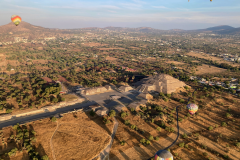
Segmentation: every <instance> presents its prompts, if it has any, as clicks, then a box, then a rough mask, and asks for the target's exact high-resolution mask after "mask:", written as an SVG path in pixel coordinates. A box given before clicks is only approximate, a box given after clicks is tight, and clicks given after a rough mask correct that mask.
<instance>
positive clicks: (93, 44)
mask: <svg viewBox="0 0 240 160" xmlns="http://www.w3.org/2000/svg"><path fill="white" fill-rule="evenodd" d="M82 45H83V46H88V47H95V46H96V47H99V46H106V45H108V44H101V43H94V42H89V43H82Z"/></svg>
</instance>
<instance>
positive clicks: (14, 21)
mask: <svg viewBox="0 0 240 160" xmlns="http://www.w3.org/2000/svg"><path fill="white" fill-rule="evenodd" d="M11 20H12V22H13V23H14V24H15V25H16V26H18V25H19V23H20V22H21V21H22V19H21V17H19V16H18V15H12V17H11Z"/></svg>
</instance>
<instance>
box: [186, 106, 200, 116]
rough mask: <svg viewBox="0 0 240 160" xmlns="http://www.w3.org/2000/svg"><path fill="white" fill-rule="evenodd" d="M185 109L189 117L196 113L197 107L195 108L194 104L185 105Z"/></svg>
mask: <svg viewBox="0 0 240 160" xmlns="http://www.w3.org/2000/svg"><path fill="white" fill-rule="evenodd" d="M187 109H188V112H189V113H190V114H191V115H193V114H194V113H196V112H197V110H198V106H197V105H196V104H194V103H190V104H188V105H187Z"/></svg>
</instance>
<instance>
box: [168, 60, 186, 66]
mask: <svg viewBox="0 0 240 160" xmlns="http://www.w3.org/2000/svg"><path fill="white" fill-rule="evenodd" d="M166 63H168V64H171V63H173V64H175V65H183V64H186V63H184V62H178V61H166Z"/></svg>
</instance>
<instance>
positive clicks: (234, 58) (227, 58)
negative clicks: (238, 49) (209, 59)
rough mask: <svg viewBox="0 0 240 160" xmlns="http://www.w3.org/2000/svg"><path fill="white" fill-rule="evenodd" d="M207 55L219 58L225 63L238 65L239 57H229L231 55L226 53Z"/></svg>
mask: <svg viewBox="0 0 240 160" xmlns="http://www.w3.org/2000/svg"><path fill="white" fill-rule="evenodd" d="M207 54H210V55H212V56H216V57H221V58H223V59H224V60H225V61H231V62H238V63H240V57H239V56H238V55H231V54H228V53H221V54H215V53H207Z"/></svg>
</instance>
